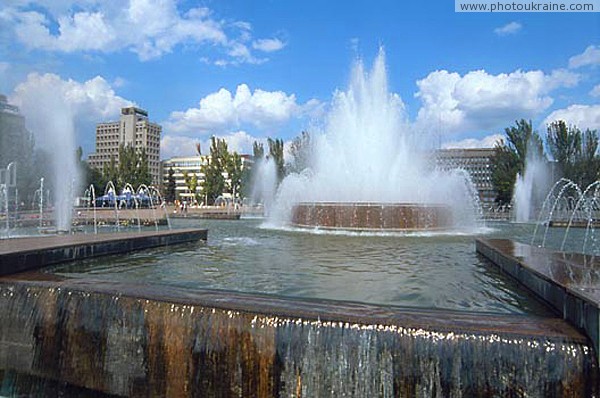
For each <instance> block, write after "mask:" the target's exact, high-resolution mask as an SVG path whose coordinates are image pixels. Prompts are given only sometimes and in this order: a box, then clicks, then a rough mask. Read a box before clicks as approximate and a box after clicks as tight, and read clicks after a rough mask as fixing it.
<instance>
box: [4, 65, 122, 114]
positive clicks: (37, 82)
mask: <svg viewBox="0 0 600 398" xmlns="http://www.w3.org/2000/svg"><path fill="white" fill-rule="evenodd" d="M41 90H49V91H54V92H57V93H60V96H61V97H62V98H64V100H65V103H66V104H67V105H68V106H69V108H70V109H71V110H72V111H73V114H74V115H75V116H76V117H79V118H85V119H88V120H99V119H100V120H105V119H106V118H110V117H115V116H118V115H119V112H120V110H121V108H122V107H125V106H129V105H131V104H132V102H131V101H128V100H126V99H124V98H121V97H119V96H118V95H116V94H115V92H114V90H113V89H112V87H111V86H110V85H109V84H108V82H107V81H106V80H104V78H102V77H101V76H96V77H94V78H93V79H90V80H87V81H85V82H83V83H79V82H77V81H75V80H72V79H69V80H63V79H62V78H61V77H60V76H58V75H55V74H53V73H46V74H39V73H30V74H29V75H28V76H27V80H26V81H24V82H22V83H20V84H18V85H17V86H16V87H15V90H14V93H13V95H11V101H12V102H13V103H15V104H16V105H19V106H20V107H21V108H22V110H23V112H28V111H29V112H35V107H36V101H35V97H36V92H38V91H41ZM30 107H31V109H29V108H30Z"/></svg>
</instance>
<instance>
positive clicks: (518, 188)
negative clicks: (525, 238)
mask: <svg viewBox="0 0 600 398" xmlns="http://www.w3.org/2000/svg"><path fill="white" fill-rule="evenodd" d="M528 147H529V148H532V147H533V145H531V144H530V145H528ZM549 187H550V171H549V170H548V164H547V162H546V160H545V159H544V158H543V156H541V155H540V154H539V153H538V152H537V151H535V150H528V151H527V158H526V160H525V171H524V173H523V175H520V174H517V179H516V181H515V189H514V194H513V204H514V208H515V221H516V222H530V221H535V220H536V212H537V211H538V210H539V208H540V206H541V205H542V202H543V201H544V196H545V194H546V192H548V189H549Z"/></svg>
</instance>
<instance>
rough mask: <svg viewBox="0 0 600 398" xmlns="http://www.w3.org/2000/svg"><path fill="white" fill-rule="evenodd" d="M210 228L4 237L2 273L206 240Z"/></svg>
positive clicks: (0, 244)
mask: <svg viewBox="0 0 600 398" xmlns="http://www.w3.org/2000/svg"><path fill="white" fill-rule="evenodd" d="M207 234H208V231H207V230H206V229H179V230H171V231H152V232H139V233H114V234H98V235H63V236H49V237H31V238H16V239H4V240H0V276H1V275H9V274H14V273H17V272H24V271H31V270H34V269H40V268H43V267H46V266H49V265H53V264H58V263H63V262H67V261H74V260H81V259H85V258H90V257H98V256H105V255H109V254H118V253H128V252H131V251H135V250H143V249H149V248H152V247H160V246H169V245H173V244H178V243H184V242H193V241H198V240H206V238H207Z"/></svg>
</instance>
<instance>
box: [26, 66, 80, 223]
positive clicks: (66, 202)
mask: <svg viewBox="0 0 600 398" xmlns="http://www.w3.org/2000/svg"><path fill="white" fill-rule="evenodd" d="M50 80H51V77H47V76H44V77H43V79H42V81H40V82H39V85H38V87H37V90H36V91H35V92H33V91H32V90H21V91H20V92H19V101H18V102H19V105H20V107H21V110H22V112H23V114H24V115H25V116H26V118H27V124H28V127H29V129H30V130H31V131H33V132H34V134H35V136H36V146H38V148H43V149H44V151H46V152H47V154H48V155H49V157H50V160H51V164H50V168H51V170H50V173H51V175H50V179H51V181H52V186H53V190H52V192H53V202H54V221H55V224H56V229H57V230H58V231H70V230H71V218H72V207H73V203H74V195H75V192H76V191H77V190H78V188H79V169H78V165H77V159H76V155H75V149H76V148H75V126H74V118H73V112H72V109H71V107H70V106H69V104H68V103H67V102H66V101H65V98H64V96H63V93H62V92H61V91H60V90H56V88H55V87H53V84H52V82H51V81H50ZM17 90H18V88H17Z"/></svg>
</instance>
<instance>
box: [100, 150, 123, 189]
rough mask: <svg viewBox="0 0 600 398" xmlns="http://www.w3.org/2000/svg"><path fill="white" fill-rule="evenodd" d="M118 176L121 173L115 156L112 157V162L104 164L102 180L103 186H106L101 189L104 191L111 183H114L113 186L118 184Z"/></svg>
mask: <svg viewBox="0 0 600 398" xmlns="http://www.w3.org/2000/svg"><path fill="white" fill-rule="evenodd" d="M118 176H119V171H118V169H117V161H116V160H115V157H114V155H110V160H109V161H108V163H105V164H104V167H103V169H102V180H103V181H104V184H102V185H104V186H103V187H101V189H104V187H105V186H106V184H108V182H109V181H112V183H113V184H117V183H118ZM102 192H104V191H102Z"/></svg>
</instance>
